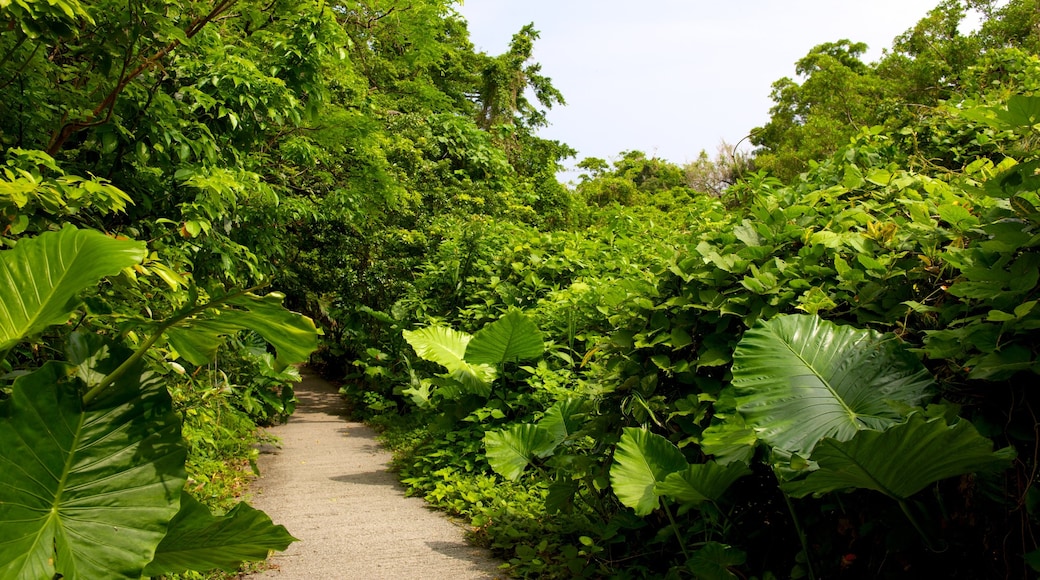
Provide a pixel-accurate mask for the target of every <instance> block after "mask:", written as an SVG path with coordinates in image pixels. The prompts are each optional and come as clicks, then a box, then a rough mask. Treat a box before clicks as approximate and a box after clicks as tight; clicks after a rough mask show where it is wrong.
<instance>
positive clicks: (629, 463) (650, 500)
mask: <svg viewBox="0 0 1040 580" xmlns="http://www.w3.org/2000/svg"><path fill="white" fill-rule="evenodd" d="M688 465H689V464H688V463H686V458H685V457H684V456H683V454H682V451H679V448H678V447H676V446H675V445H674V444H673V443H672V442H671V441H669V440H667V439H665V438H664V437H661V436H660V435H657V434H654V433H651V432H649V431H646V430H644V429H638V428H635V427H625V429H624V431H623V432H622V434H621V440H620V441H618V444H617V448H616V449H614V464H613V465H611V466H610V486H611V487H612V488H613V489H614V495H616V496H617V498H618V499H619V500H620V501H621V503H623V504H625V505H626V506H628V507H630V508H632V509H633V510H635V512H636V515H638V516H645V515H647V514H649V513H650V512H652V511H654V510H655V509H657V507H658V505H660V502H659V501H658V494H657V493H655V491H654V490H655V488H656V486H657V484H659V483H661V482H663V481H665V478H666V477H668V474H670V473H675V472H676V471H680V470H682V469H686V467H687V466H688Z"/></svg>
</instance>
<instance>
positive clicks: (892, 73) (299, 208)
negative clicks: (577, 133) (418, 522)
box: [0, 0, 1040, 579]
mask: <svg viewBox="0 0 1040 580" xmlns="http://www.w3.org/2000/svg"><path fill="white" fill-rule="evenodd" d="M451 6H452V5H451V3H450V2H448V1H447V0H414V1H412V2H408V3H406V4H404V3H400V2H395V1H394V0H366V1H364V2H354V1H342V2H333V3H324V2H322V3H312V2H305V1H296V0H278V1H276V2H273V3H270V2H261V3H254V2H251V1H249V0H238V1H237V2H236V1H232V0H226V1H218V2H216V3H213V4H210V3H200V2H180V3H169V2H165V1H163V0H158V1H154V0H145V1H144V2H143V3H142V2H137V3H130V4H125V3H123V4H120V3H113V2H109V1H107V0H96V1H92V2H81V1H78V0H53V1H49V2H36V1H32V0H27V1H21V2H8V3H5V4H3V5H2V7H0V18H2V23H3V24H4V26H3V27H2V28H0V143H2V145H3V149H4V157H3V160H2V163H3V165H2V170H3V173H2V175H0V212H2V215H3V218H2V220H0V228H2V231H0V248H3V249H2V250H0V313H3V315H2V317H0V354H2V356H0V364H2V371H3V376H2V378H0V443H2V445H0V466H2V467H3V470H4V473H5V474H8V476H7V477H6V478H5V479H4V480H3V481H0V578H54V577H56V576H58V575H60V576H61V577H64V578H70V579H71V578H98V577H105V578H121V577H127V578H137V577H141V576H142V575H164V574H167V575H168V574H178V573H190V574H194V573H195V572H201V571H206V570H213V569H224V570H229V571H230V570H234V569H235V568H236V567H237V566H238V565H239V563H240V562H242V561H246V560H256V559H261V558H263V557H264V556H265V555H266V553H267V552H268V550H271V549H284V548H285V546H286V545H288V543H289V542H290V541H292V537H291V536H290V535H289V533H288V532H287V531H286V530H285V529H284V528H281V527H279V526H275V525H273V524H272V523H271V522H270V520H269V519H267V518H266V516H264V515H263V514H262V513H259V512H257V511H256V510H253V509H252V508H250V507H249V506H248V505H246V504H239V503H237V499H238V498H237V497H236V496H237V495H239V494H240V493H241V492H242V490H243V489H244V485H245V481H246V480H247V479H248V473H249V465H250V461H251V459H253V458H254V457H255V451H254V450H253V447H252V445H251V443H252V442H253V441H254V440H255V438H256V437H257V436H258V435H257V430H256V425H257V424H262V423H267V422H272V421H277V420H279V419H281V418H283V417H284V416H286V415H288V414H290V413H291V412H292V410H293V405H294V400H293V395H292V387H291V385H292V382H293V381H294V380H296V379H297V378H298V374H297V373H296V372H295V371H294V369H293V368H292V366H291V365H293V364H295V363H299V362H302V361H305V360H307V359H308V358H310V359H311V360H312V362H313V363H314V364H317V365H320V366H321V368H323V369H324V370H325V371H326V373H327V374H329V375H330V376H333V377H334V378H343V379H344V381H345V386H344V391H345V393H346V394H347V395H348V396H349V397H350V398H351V399H352V401H353V403H354V405H355V408H356V412H357V414H358V415H359V416H364V417H367V418H368V419H370V420H371V421H372V422H373V423H374V424H376V425H379V426H381V427H382V428H384V430H385V433H384V436H385V438H386V441H387V442H388V443H389V444H390V445H392V446H393V447H394V448H395V450H396V451H397V459H396V464H397V468H398V469H399V472H400V475H401V477H402V480H403V481H404V483H405V484H406V485H407V486H408V487H409V488H410V489H411V491H412V492H413V493H416V494H420V495H423V496H425V497H426V499H427V500H429V501H430V502H431V503H433V504H435V505H438V506H440V507H442V508H444V509H446V510H449V511H451V512H453V513H455V514H458V515H461V516H463V517H465V518H467V519H469V521H470V522H471V524H472V526H473V530H474V531H473V537H474V539H475V540H476V541H478V542H480V543H482V544H484V545H487V546H488V547H490V548H492V549H494V550H495V551H496V552H497V553H499V554H500V555H501V556H503V557H504V559H505V560H506V561H507V568H508V572H510V573H512V574H514V575H516V576H519V577H546V578H553V577H558V578H574V577H587V578H598V577H618V578H642V577H670V578H735V577H744V578H751V577H754V578H762V579H765V578H779V577H794V578H800V577H809V578H815V577H836V576H842V577H856V578H877V577H920V576H923V575H926V574H927V575H932V576H940V577H949V578H980V577H993V576H1001V577H1026V576H1029V575H1030V574H1033V573H1035V572H1036V571H1038V570H1040V546H1038V545H1037V542H1036V539H1035V538H1036V536H1037V533H1038V525H1040V513H1038V512H1037V505H1038V496H1037V491H1036V489H1035V487H1034V486H1033V480H1034V479H1035V477H1034V475H1035V472H1036V470H1037V468H1038V465H1037V459H1036V458H1037V448H1038V447H1037V446H1038V445H1040V441H1038V436H1037V431H1036V425H1037V420H1036V411H1035V406H1036V402H1035V401H1034V399H1035V397H1033V395H1032V389H1031V388H1030V387H1029V385H1030V384H1032V382H1033V381H1034V380H1035V377H1036V375H1037V374H1038V373H1040V363H1038V359H1037V354H1038V353H1037V351H1038V340H1037V334H1036V331H1037V329H1038V328H1040V309H1038V308H1037V301H1038V300H1040V254H1038V252H1037V248H1038V247H1040V234H1038V231H1040V229H1038V228H1040V209H1038V208H1040V178H1038V177H1037V169H1038V168H1040V153H1038V149H1037V146H1036V145H1037V143H1038V137H1040V135H1038V131H1040V94H1038V91H1040V41H1038V40H1037V38H1036V32H1035V29H1036V21H1037V18H1038V16H1037V14H1038V13H1037V12H1036V10H1035V6H1034V3H1031V2H1027V1H1024V0H1011V1H1010V2H1004V3H995V2H989V1H986V0H971V1H970V2H958V1H955V0H947V1H945V2H943V3H941V4H940V5H939V6H938V7H937V8H936V9H935V10H934V11H933V12H932V13H930V14H929V15H928V16H927V17H926V18H925V19H924V20H922V21H921V22H920V23H919V24H918V25H917V26H916V27H914V28H913V29H911V30H910V31H908V32H907V33H906V34H904V35H902V36H900V37H899V38H897V39H896V41H895V43H894V45H893V47H892V48H891V49H890V50H889V51H887V52H886V53H885V55H884V56H883V58H882V59H881V60H879V61H878V62H877V63H864V62H862V61H861V60H860V57H861V56H862V54H863V51H864V47H863V46H862V45H860V44H857V43H855V42H853V41H849V40H838V41H835V42H832V43H827V44H823V45H820V46H817V47H815V48H813V49H812V50H811V51H810V52H809V54H808V55H807V56H806V57H805V58H803V59H802V60H800V61H799V62H798V63H797V71H798V74H799V79H798V80H792V79H782V80H781V81H778V82H777V83H776V84H775V85H774V101H775V103H776V104H775V107H774V108H773V110H772V111H771V118H770V121H769V122H768V123H767V124H766V125H765V126H764V127H762V128H760V129H756V130H754V131H753V132H752V133H751V141H752V143H754V144H755V145H756V146H757V147H758V148H757V149H756V150H755V151H754V152H753V153H751V154H742V153H738V152H736V151H735V150H734V148H732V147H729V146H725V147H724V148H723V149H722V150H721V151H720V154H719V156H718V157H716V158H715V159H710V158H708V156H707V155H706V154H705V155H702V156H701V158H700V159H698V161H696V162H694V163H691V164H689V165H688V166H686V167H678V166H675V165H673V164H671V163H668V162H666V161H663V160H660V159H654V158H648V157H647V156H646V155H645V154H643V153H641V152H638V151H629V152H625V153H623V154H621V155H620V156H619V158H618V160H616V161H614V162H613V163H612V164H610V163H607V162H606V161H604V160H601V159H586V160H584V161H582V162H580V164H579V167H581V168H582V169H583V170H584V171H585V172H586V173H585V175H584V176H583V177H582V178H581V182H580V183H579V184H578V185H577V186H576V187H575V188H573V189H569V188H567V187H565V186H563V185H561V184H560V183H559V182H558V181H557V179H556V177H555V175H556V173H557V172H558V171H559V169H560V168H561V162H562V161H563V160H564V159H566V158H568V157H570V156H572V155H574V151H573V150H572V149H570V148H569V147H567V146H566V145H564V144H562V143H559V142H555V141H549V140H545V139H541V138H539V137H537V135H536V134H535V132H536V130H537V129H538V128H539V127H541V126H543V125H544V124H545V123H546V119H547V111H546V110H545V109H547V108H550V107H552V106H554V105H557V104H562V103H563V102H564V101H563V95H561V94H560V93H559V92H558V91H557V90H556V89H555V88H554V87H553V85H552V82H551V80H550V79H548V78H546V77H545V76H544V75H542V74H541V69H540V67H539V66H538V64H537V63H534V62H532V60H531V55H532V53H533V52H532V51H533V46H534V43H535V42H537V40H538V32H537V30H536V29H535V27H534V26H533V25H529V26H525V27H523V28H522V29H521V30H519V31H518V32H517V34H516V35H515V36H514V37H513V38H512V42H511V43H510V46H509V48H508V50H507V51H506V52H505V53H504V54H502V55H487V54H483V53H478V52H476V51H475V50H474V49H473V46H472V45H471V44H470V42H469V40H468V36H467V31H466V26H465V23H464V22H463V21H462V20H461V19H460V18H459V17H458V15H457V14H455V12H454V11H453V10H452V7H451ZM969 8H974V9H978V10H981V11H982V13H983V15H984V20H983V24H982V26H981V28H980V29H979V30H978V31H977V32H975V33H972V34H962V33H961V32H959V31H958V24H959V23H960V21H961V19H962V17H963V15H964V13H965V11H966V10H967V9H969ZM283 304H285V305H286V306H288V307H289V308H291V309H293V310H296V311H299V312H303V313H304V314H306V315H307V316H304V315H301V314H296V313H294V312H292V311H290V310H289V309H287V308H286V307H284V306H283ZM308 317H309V318H308ZM312 319H313V320H315V321H317V322H318V324H319V325H320V326H321V327H322V331H321V333H323V336H322V338H321V339H320V342H319V331H318V330H317V328H316V327H315V324H314V323H312V322H311V320H312ZM312 352H313V355H312ZM228 466H230V467H228ZM290 531H291V530H290ZM84 538H88V539H89V541H86V540H84ZM100 546H119V547H120V549H119V550H115V549H113V548H111V547H105V548H102V547H100Z"/></svg>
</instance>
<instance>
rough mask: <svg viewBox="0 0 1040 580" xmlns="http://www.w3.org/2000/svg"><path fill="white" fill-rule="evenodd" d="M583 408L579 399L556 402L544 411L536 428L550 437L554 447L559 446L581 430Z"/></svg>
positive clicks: (583, 414) (583, 415)
mask: <svg viewBox="0 0 1040 580" xmlns="http://www.w3.org/2000/svg"><path fill="white" fill-rule="evenodd" d="M584 407H585V404H584V403H583V402H582V400H581V399H566V400H563V401H557V402H556V403H554V404H553V406H552V407H549V409H548V410H546V411H545V416H544V417H542V418H541V420H540V421H538V426H539V427H541V428H542V429H545V430H546V431H548V432H549V433H550V434H551V435H552V437H553V442H554V445H559V444H560V443H563V442H564V441H565V440H566V439H567V438H568V437H570V436H572V435H574V434H575V433H576V432H578V430H579V429H581V426H582V420H583V419H584V417H585V413H583V409H584Z"/></svg>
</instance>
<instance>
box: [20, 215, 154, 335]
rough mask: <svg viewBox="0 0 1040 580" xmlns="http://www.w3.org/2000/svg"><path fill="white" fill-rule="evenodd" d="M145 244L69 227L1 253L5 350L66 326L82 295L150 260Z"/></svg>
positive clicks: (21, 242) (26, 240) (24, 241)
mask: <svg viewBox="0 0 1040 580" xmlns="http://www.w3.org/2000/svg"><path fill="white" fill-rule="evenodd" d="M145 255H146V251H145V246H144V244H143V243H141V242H133V241H127V240H117V239H114V238H110V237H108V236H106V235H104V234H102V233H100V232H96V231H93V230H78V229H76V228H74V227H72V226H65V227H64V228H63V229H62V230H61V231H57V232H45V233H43V234H40V235H39V236H37V237H36V238H32V239H23V240H20V241H19V242H18V245H17V246H15V247H14V248H13V249H11V250H4V251H2V252H0V351H3V350H6V349H8V348H10V347H11V346H12V345H13V344H15V343H17V342H18V341H20V340H22V339H23V338H25V337H26V336H29V335H31V334H34V333H36V332H39V331H41V330H43V329H44V328H46V327H48V326H50V325H52V324H60V323H62V322H65V321H66V320H67V319H68V317H69V315H70V314H71V313H72V312H73V310H75V308H76V306H77V305H78V302H79V301H78V298H77V295H78V294H79V293H80V292H82V291H83V290H85V289H87V288H89V287H91V286H94V285H95V284H97V282H98V280H100V279H101V278H103V277H105V276H111V275H115V274H118V273H119V271H120V270H122V269H123V268H126V267H128V266H132V265H134V264H137V263H139V262H140V261H141V260H143V259H144V258H145Z"/></svg>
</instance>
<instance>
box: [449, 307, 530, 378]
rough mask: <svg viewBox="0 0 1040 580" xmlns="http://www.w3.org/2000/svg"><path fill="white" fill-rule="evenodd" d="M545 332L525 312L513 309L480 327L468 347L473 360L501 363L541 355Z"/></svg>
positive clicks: (476, 361) (491, 363)
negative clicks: (543, 333)
mask: <svg viewBox="0 0 1040 580" xmlns="http://www.w3.org/2000/svg"><path fill="white" fill-rule="evenodd" d="M544 351H545V343H544V342H542V333H541V331H539V330H538V327H537V326H535V325H534V322H532V321H531V319H530V318H528V317H527V316H526V315H525V314H524V313H523V312H520V311H519V310H510V311H509V312H508V313H506V315H505V316H503V317H502V318H500V319H498V320H496V321H495V322H492V323H491V324H488V325H487V326H485V327H484V328H481V329H480V330H479V331H477V333H476V334H474V335H473V340H472V341H471V342H470V344H469V347H468V348H466V350H465V358H466V360H467V361H468V362H471V363H474V364H489V365H500V364H502V363H504V362H507V361H516V360H527V359H532V358H537V357H539V356H542V353H543V352H544Z"/></svg>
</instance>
